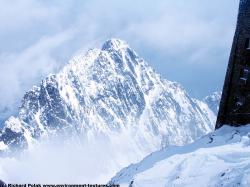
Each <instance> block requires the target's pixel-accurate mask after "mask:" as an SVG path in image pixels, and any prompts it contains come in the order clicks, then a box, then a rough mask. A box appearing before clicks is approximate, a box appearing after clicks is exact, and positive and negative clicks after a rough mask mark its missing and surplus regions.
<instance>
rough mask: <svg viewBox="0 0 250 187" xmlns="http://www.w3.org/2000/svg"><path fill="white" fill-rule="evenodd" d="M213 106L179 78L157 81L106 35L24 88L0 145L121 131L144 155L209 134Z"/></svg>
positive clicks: (4, 147) (20, 146) (126, 49)
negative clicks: (190, 91)
mask: <svg viewBox="0 0 250 187" xmlns="http://www.w3.org/2000/svg"><path fill="white" fill-rule="evenodd" d="M212 110H214V109H213V108H212ZM212 110H211V109H210V108H209V107H208V105H207V104H205V103H204V102H202V101H198V100H196V99H193V98H191V97H190V96H189V95H188V94H187V93H186V91H185V90H184V89H183V88H182V87H181V86H180V85H179V84H178V83H175V82H170V81H168V80H164V79H162V78H161V77H160V76H159V75H158V74H157V73H156V72H155V71H154V70H153V69H152V68H151V67H150V66H149V65H148V64H147V63H146V62H145V61H144V60H143V59H142V58H140V57H139V56H138V55H137V54H136V52H135V51H134V50H132V49H131V48H130V47H129V46H128V44H127V43H126V42H124V41H121V40H118V39H111V40H108V41H107V42H105V43H104V44H103V46H102V48H101V49H91V50H89V51H88V52H87V53H86V54H80V55H78V56H76V57H74V58H73V59H72V60H71V61H70V62H69V63H68V64H67V65H66V66H65V67H64V68H63V69H62V70H61V71H60V72H59V73H57V74H54V75H49V76H48V77H47V78H45V79H44V80H43V81H42V82H41V84H40V85H39V86H34V87H33V88H32V89H31V90H30V91H28V92H27V93H26V94H25V95H24V97H23V100H22V105H21V107H20V110H19V115H18V116H16V117H10V118H9V119H8V120H7V121H5V124H4V128H3V129H2V131H1V133H0V150H2V152H10V151H13V150H15V149H23V148H27V147H28V146H30V145H32V143H33V142H35V141H37V140H39V139H41V138H43V137H50V136H57V135H58V134H61V135H63V136H71V135H79V134H80V135H81V137H82V138H83V140H84V141H85V140H86V141H91V140H93V139H95V138H105V139H108V140H110V141H111V142H112V141H114V137H116V138H118V139H119V137H126V138H127V140H129V141H127V142H126V143H128V144H131V145H132V146H131V149H133V150H135V152H138V154H139V155H140V156H139V157H140V158H142V157H143V156H145V155H146V154H148V153H150V152H152V151H155V150H157V149H160V148H162V147H165V146H167V145H182V144H185V143H188V142H192V141H193V140H194V139H196V138H197V137H200V136H202V135H204V134H206V133H208V132H210V131H211V130H212V129H213V128H214V123H215V114H214V112H215V111H214V112H213V111H212ZM121 146H123V145H121Z"/></svg>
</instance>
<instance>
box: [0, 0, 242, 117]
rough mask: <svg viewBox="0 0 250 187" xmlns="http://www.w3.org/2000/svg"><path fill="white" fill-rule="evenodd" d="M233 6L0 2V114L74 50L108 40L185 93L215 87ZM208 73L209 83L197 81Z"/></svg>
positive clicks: (201, 1)
mask: <svg viewBox="0 0 250 187" xmlns="http://www.w3.org/2000/svg"><path fill="white" fill-rule="evenodd" d="M237 6H238V1H235V0H221V1H219V2H218V1H217V0H211V1H206V0H190V1H188V2H187V1H186V0H179V1H171V0H167V1H162V0H155V1H144V0H137V1H132V0H127V1H116V0H108V1H100V0H86V1H77V0H72V1H66V0H63V1H53V2H52V1H49V0H45V1H41V0H38V1H35V0H24V1H20V0H14V1H4V0H0V24H1V28H2V29H1V31H0V80H1V81H0V82H1V83H0V100H1V101H0V111H1V110H2V111H4V110H6V111H8V110H7V109H6V108H10V109H9V111H10V112H7V113H8V114H9V113H13V110H14V108H17V107H16V105H17V104H16V103H17V102H18V101H20V100H21V96H22V95H23V93H24V92H25V91H27V90H28V89H29V88H30V87H31V85H33V84H37V83H38V82H39V81H40V80H41V79H42V77H44V76H46V75H47V74H49V73H51V72H55V71H56V70H57V69H58V67H61V66H62V65H63V64H65V63H66V62H67V61H68V60H69V59H70V57H71V56H72V55H73V54H74V53H75V52H76V51H77V50H79V49H81V50H85V49H86V48H89V47H93V46H99V45H100V44H101V43H102V42H103V41H104V40H106V39H108V38H110V37H118V38H122V39H124V40H127V42H128V43H129V44H131V46H132V47H133V48H135V49H136V50H137V51H138V52H139V54H140V55H141V56H142V57H144V58H146V60H148V61H149V63H150V64H151V65H152V66H153V67H154V68H155V69H156V70H157V71H158V72H159V73H161V74H162V75H163V77H166V78H169V79H170V80H175V81H179V82H181V83H182V84H183V85H184V86H185V87H186V88H188V89H189V91H190V92H191V94H192V95H196V96H204V95H206V94H208V93H209V92H210V91H212V90H216V89H221V86H222V82H223V79H224V74H225V72H224V71H225V68H226V67H225V66H226V64H227V59H228V54H229V51H230V46H231V44H230V43H231V41H232V36H233V32H234V27H235V21H236V14H237ZM215 69H216V70H215ZM215 71H216V73H215V76H214V78H213V80H212V79H208V78H204V79H203V83H200V82H197V81H198V80H200V77H199V76H200V74H202V75H209V74H211V73H213V72H215ZM204 85H205V87H204ZM2 114H3V112H2ZM5 116H7V114H6V115H5ZM0 122H1V117H0Z"/></svg>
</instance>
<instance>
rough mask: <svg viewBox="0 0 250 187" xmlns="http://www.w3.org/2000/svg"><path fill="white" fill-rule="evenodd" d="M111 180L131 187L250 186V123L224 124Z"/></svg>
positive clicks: (123, 171) (146, 159)
mask: <svg viewBox="0 0 250 187" xmlns="http://www.w3.org/2000/svg"><path fill="white" fill-rule="evenodd" d="M110 183H116V184H121V186H126V187H128V186H130V187H155V186H157V187H165V186H175V187H178V186H180V187H182V186H185V187H200V186H203V187H206V186H207V187H208V186H209V187H217V186H226V187H232V186H235V187H236V186H242V187H243V186H244V187H248V186H250V125H248V126H242V127H229V126H224V127H222V128H221V129H219V130H217V131H215V132H213V133H210V134H208V135H206V136H204V137H202V138H201V139H199V140H197V141H195V142H194V143H191V144H189V145H186V146H179V147H178V146H171V147H168V148H166V149H163V150H161V151H158V152H155V153H152V154H150V155H149V156H147V157H146V158H144V159H143V160H142V161H141V162H139V163H137V164H132V165H130V166H129V167H127V168H125V169H123V170H121V171H120V172H118V173H117V174H116V176H115V177H113V178H112V180H111V182H110Z"/></svg>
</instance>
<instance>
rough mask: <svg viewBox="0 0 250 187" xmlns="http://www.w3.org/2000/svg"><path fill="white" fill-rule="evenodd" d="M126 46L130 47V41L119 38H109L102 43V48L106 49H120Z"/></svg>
mask: <svg viewBox="0 0 250 187" xmlns="http://www.w3.org/2000/svg"><path fill="white" fill-rule="evenodd" d="M126 48H129V45H128V43H127V42H125V41H123V40H120V39H117V38H112V39H109V40H107V41H106V42H104V44H103V45H102V50H105V51H111V50H115V51H119V50H122V49H126Z"/></svg>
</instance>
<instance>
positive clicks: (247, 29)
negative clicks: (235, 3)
mask: <svg viewBox="0 0 250 187" xmlns="http://www.w3.org/2000/svg"><path fill="white" fill-rule="evenodd" d="M249 38H250V0H240V6H239V13H238V19H237V27H236V31H235V36H234V40H233V45H232V50H231V54H230V58H229V63H228V68H227V73H226V78H225V82H224V87H223V92H222V98H221V102H220V108H219V113H218V117H217V122H216V129H218V128H220V127H221V126H222V125H224V124H227V125H232V126H240V125H245V124H247V123H250V85H249V80H248V78H249V77H248V76H249V74H250V48H249V47H250V44H249Z"/></svg>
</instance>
